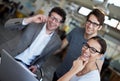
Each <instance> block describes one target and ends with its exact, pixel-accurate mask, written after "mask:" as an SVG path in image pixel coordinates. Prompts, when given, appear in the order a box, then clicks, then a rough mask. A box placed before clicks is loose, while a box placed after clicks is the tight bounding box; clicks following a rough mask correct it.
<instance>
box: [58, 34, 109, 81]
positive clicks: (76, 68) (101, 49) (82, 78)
mask: <svg viewBox="0 0 120 81" xmlns="http://www.w3.org/2000/svg"><path fill="white" fill-rule="evenodd" d="M106 48H107V45H106V42H105V40H104V39H102V38H101V37H99V36H95V37H93V38H90V39H89V40H88V41H87V43H86V44H83V47H82V52H81V53H82V54H81V56H79V57H78V59H76V60H75V61H74V62H73V65H72V68H71V69H70V70H69V71H68V72H67V73H66V74H64V75H63V76H62V77H61V78H60V79H59V80H58V81H100V74H99V68H98V66H97V63H96V60H97V59H100V58H101V57H102V55H103V54H104V53H105V51H106ZM88 65H91V67H88ZM85 68H89V69H91V70H90V71H88V72H87V73H84V71H86V69H85Z"/></svg>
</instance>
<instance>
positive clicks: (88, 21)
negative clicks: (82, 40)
mask: <svg viewBox="0 0 120 81" xmlns="http://www.w3.org/2000/svg"><path fill="white" fill-rule="evenodd" d="M86 23H87V24H89V25H90V24H92V25H93V26H94V27H97V26H100V24H98V23H96V22H92V21H91V20H87V22H86Z"/></svg>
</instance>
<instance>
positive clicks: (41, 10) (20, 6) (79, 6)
mask: <svg viewBox="0 0 120 81" xmlns="http://www.w3.org/2000/svg"><path fill="white" fill-rule="evenodd" d="M55 6H60V7H62V8H64V9H65V11H66V12H67V19H66V22H65V23H64V24H63V25H62V26H61V27H60V30H64V31H65V33H64V34H65V35H67V34H68V33H69V32H70V31H71V30H72V29H73V28H75V27H84V22H85V18H86V15H87V14H88V13H89V12H90V11H91V10H92V9H94V8H98V7H99V8H100V9H103V10H104V11H105V14H106V16H105V22H104V26H103V28H102V30H101V31H99V34H100V35H102V36H103V37H104V39H105V40H106V41H107V46H108V48H107V52H106V55H105V62H104V65H103V68H102V71H101V81H120V14H119V12H120V0H0V49H3V48H4V49H6V50H11V49H12V47H14V46H15V44H17V40H19V33H20V32H18V31H10V30H5V29H4V23H5V21H6V20H8V19H10V18H16V17H17V18H23V17H29V16H32V15H35V14H45V15H47V14H48V12H49V11H50V10H51V8H53V7H55ZM60 36H62V35H61V34H60ZM13 41H14V43H13ZM9 44H10V45H9ZM63 53H65V51H63ZM63 58H64V55H63V56H62V57H61V56H50V57H49V59H48V61H47V62H46V63H45V64H44V65H43V67H44V68H43V69H44V73H45V74H46V75H45V76H46V77H47V79H45V80H43V81H50V80H51V78H52V75H51V74H50V72H52V73H53V72H54V70H55V68H56V67H57V65H59V64H60V62H61V61H62V59H63ZM48 65H49V66H50V68H51V69H50V68H49V66H48ZM45 69H46V70H45ZM47 73H48V74H47Z"/></svg>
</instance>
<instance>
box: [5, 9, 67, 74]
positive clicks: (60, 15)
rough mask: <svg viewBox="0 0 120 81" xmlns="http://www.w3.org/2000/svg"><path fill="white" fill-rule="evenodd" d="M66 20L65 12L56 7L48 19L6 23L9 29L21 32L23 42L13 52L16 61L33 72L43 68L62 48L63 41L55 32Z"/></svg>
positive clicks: (36, 16)
mask: <svg viewBox="0 0 120 81" xmlns="http://www.w3.org/2000/svg"><path fill="white" fill-rule="evenodd" d="M65 19H66V13H65V11H64V10H63V9H62V8H60V7H54V8H53V9H52V10H51V11H50V12H49V15H48V17H46V16H44V15H40V14H39V15H35V16H32V17H28V18H15V19H10V20H8V21H7V22H6V23H5V27H6V28H9V29H17V30H21V31H22V32H23V33H22V35H21V40H20V41H19V43H18V45H17V47H16V48H15V49H14V51H13V52H12V54H13V56H15V59H16V60H17V61H19V62H21V63H22V64H24V65H25V66H27V67H28V68H29V69H30V70H31V71H32V72H35V71H36V70H37V69H38V68H40V67H41V65H42V64H43V62H45V59H46V57H47V56H49V55H50V54H52V53H53V52H55V51H56V50H57V49H59V47H60V46H61V40H60V38H59V36H58V35H57V33H56V32H55V30H56V29H58V27H59V26H60V25H61V24H62V23H64V21H65Z"/></svg>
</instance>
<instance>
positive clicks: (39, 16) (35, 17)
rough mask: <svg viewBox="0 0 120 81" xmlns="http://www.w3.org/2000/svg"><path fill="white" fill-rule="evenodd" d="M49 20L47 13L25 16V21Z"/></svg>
mask: <svg viewBox="0 0 120 81" xmlns="http://www.w3.org/2000/svg"><path fill="white" fill-rule="evenodd" d="M46 21H47V17H46V16H45V15H41V14H39V15H35V16H32V17H29V18H25V19H24V23H27V24H29V23H32V22H34V23H42V22H46Z"/></svg>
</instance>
